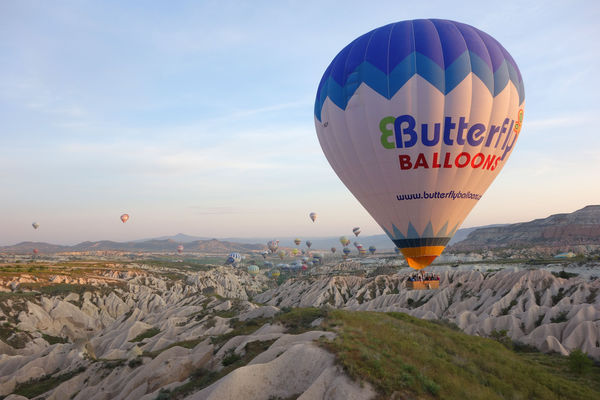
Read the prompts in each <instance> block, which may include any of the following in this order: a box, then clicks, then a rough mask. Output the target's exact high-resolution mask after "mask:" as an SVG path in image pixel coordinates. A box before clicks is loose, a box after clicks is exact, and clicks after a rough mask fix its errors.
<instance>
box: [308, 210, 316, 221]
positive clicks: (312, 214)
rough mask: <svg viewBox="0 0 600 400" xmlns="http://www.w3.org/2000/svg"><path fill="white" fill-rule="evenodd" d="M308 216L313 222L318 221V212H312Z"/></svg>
mask: <svg viewBox="0 0 600 400" xmlns="http://www.w3.org/2000/svg"><path fill="white" fill-rule="evenodd" d="M308 216H309V217H310V219H312V222H315V220H316V219H317V213H316V212H311V213H310V214H308Z"/></svg>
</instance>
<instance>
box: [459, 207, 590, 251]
mask: <svg viewBox="0 0 600 400" xmlns="http://www.w3.org/2000/svg"><path fill="white" fill-rule="evenodd" d="M579 245H600V205H593V206H587V207H585V208H582V209H581V210H577V211H575V212H573V213H570V214H555V215H551V216H549V217H547V218H543V219H536V220H533V221H530V222H523V223H518V224H511V225H504V226H496V227H488V228H480V229H477V230H475V231H473V232H471V233H470V234H469V236H467V238H466V239H465V240H463V241H461V242H459V243H456V244H455V245H453V246H452V247H451V248H450V250H452V251H473V250H478V249H479V250H481V249H495V248H504V247H528V246H548V247H566V246H579Z"/></svg>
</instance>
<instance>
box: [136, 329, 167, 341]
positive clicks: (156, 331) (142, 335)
mask: <svg viewBox="0 0 600 400" xmlns="http://www.w3.org/2000/svg"><path fill="white" fill-rule="evenodd" d="M159 333H160V329H158V328H154V327H152V328H150V329H148V330H146V331H145V332H142V333H140V334H139V335H137V336H136V337H134V338H133V339H131V340H130V342H133V343H136V342H141V341H142V340H144V339H147V338H151V337H153V336H156V335H158V334H159Z"/></svg>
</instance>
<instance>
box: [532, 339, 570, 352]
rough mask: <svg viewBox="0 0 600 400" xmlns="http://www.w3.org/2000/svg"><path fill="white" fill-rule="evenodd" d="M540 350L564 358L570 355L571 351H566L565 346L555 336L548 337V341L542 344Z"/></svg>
mask: <svg viewBox="0 0 600 400" xmlns="http://www.w3.org/2000/svg"><path fill="white" fill-rule="evenodd" d="M539 348H540V350H541V351H543V352H545V353H559V354H561V355H563V356H568V355H569V351H568V350H567V349H565V348H564V346H563V345H562V344H561V343H560V342H559V341H558V339H557V338H555V337H554V336H548V337H546V339H545V340H544V341H543V342H542V343H541V344H540V346H539Z"/></svg>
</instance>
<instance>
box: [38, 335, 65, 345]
mask: <svg viewBox="0 0 600 400" xmlns="http://www.w3.org/2000/svg"><path fill="white" fill-rule="evenodd" d="M42 338H43V339H44V340H45V341H46V342H48V344H50V345H53V344H57V343H69V339H67V338H64V337H60V336H52V335H46V334H45V333H42Z"/></svg>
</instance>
